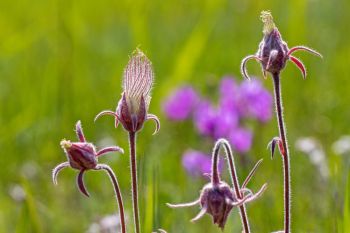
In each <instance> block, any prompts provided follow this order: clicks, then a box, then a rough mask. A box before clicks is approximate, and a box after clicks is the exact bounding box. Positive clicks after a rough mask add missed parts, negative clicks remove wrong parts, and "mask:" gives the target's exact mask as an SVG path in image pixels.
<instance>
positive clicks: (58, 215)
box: [0, 0, 350, 233]
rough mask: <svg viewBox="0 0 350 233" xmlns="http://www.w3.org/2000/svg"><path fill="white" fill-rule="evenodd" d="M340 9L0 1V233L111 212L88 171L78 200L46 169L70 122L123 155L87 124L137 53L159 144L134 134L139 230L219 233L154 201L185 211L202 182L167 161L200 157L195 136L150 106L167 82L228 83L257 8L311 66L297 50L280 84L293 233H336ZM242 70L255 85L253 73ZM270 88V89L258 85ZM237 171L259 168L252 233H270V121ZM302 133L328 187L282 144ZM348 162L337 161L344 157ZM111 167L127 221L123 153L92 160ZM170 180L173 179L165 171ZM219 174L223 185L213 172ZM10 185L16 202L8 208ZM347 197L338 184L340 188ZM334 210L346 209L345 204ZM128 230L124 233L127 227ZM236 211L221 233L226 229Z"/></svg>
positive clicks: (98, 177)
mask: <svg viewBox="0 0 350 233" xmlns="http://www.w3.org/2000/svg"><path fill="white" fill-rule="evenodd" d="M349 5H350V2H349V1H347V0H340V1H336V2H330V1H325V0H320V1H272V0H269V1H228V0H227V1H225V0H220V1H211V0H206V1H200V0H191V1H185V0H183V1H173V2H165V1H161V0H153V1H131V0H123V1H112V0H101V1H98V2H96V1H82V0H74V1H68V0H52V1H43V0H36V1H28V0H22V1H20V2H18V3H17V2H13V1H6V0H5V1H1V2H0V28H1V30H0V148H1V169H0V184H1V185H0V232H16V233H21V232H26V233H27V232H39V233H40V232H51V233H56V232H57V233H62V232H84V231H85V230H86V229H87V228H88V226H89V224H90V222H91V221H93V220H96V219H97V218H99V217H100V216H104V215H107V214H111V213H113V212H115V211H116V208H117V205H116V203H115V201H114V199H113V190H112V188H111V187H110V183H109V180H108V178H107V177H106V176H105V175H104V174H103V173H98V172H88V173H87V175H86V183H87V187H88V189H89V191H90V193H91V197H90V198H89V199H87V198H85V197H83V196H82V195H80V194H79V193H78V191H77V188H76V187H75V176H76V174H77V172H76V171H73V170H71V169H67V170H65V171H64V172H62V174H60V176H59V185H58V186H57V187H54V186H53V184H52V182H51V170H52V168H53V167H54V166H55V165H56V164H57V163H59V162H61V161H63V160H65V157H64V154H63V151H62V150H61V148H60V146H59V141H60V140H61V139H62V138H67V139H72V140H73V139H75V135H74V132H73V129H74V124H75V122H76V121H77V120H78V119H81V120H82V124H83V126H84V130H85V133H86V137H87V138H88V140H90V141H92V142H96V144H97V145H101V143H102V141H101V140H102V139H108V140H112V142H111V143H114V144H117V145H119V146H121V147H123V148H125V149H127V145H128V144H127V135H126V133H125V132H124V131H123V130H122V129H121V128H118V129H114V128H113V121H112V119H108V118H106V119H101V120H99V121H98V122H97V123H95V124H94V123H93V118H94V116H95V115H96V114H97V113H98V112H99V111H100V110H103V109H114V108H115V106H116V104H117V101H118V99H119V97H120V93H121V77H122V73H123V67H124V66H125V65H126V63H127V61H128V58H129V55H130V54H131V52H132V51H133V50H134V49H135V48H136V47H138V46H139V47H140V48H141V49H142V50H143V51H144V52H145V53H146V54H147V55H148V57H149V58H150V59H151V60H152V61H153V64H154V68H155V74H156V83H155V86H154V89H153V97H152V102H151V109H150V111H151V112H152V113H155V114H157V115H159V116H160V118H161V123H162V128H161V131H160V133H159V135H156V136H151V133H152V131H153V125H152V124H150V123H147V124H146V126H145V129H144V131H143V132H142V133H141V134H140V136H139V147H138V158H139V162H140V166H139V168H140V173H139V175H140V178H139V179H140V193H141V194H142V195H141V200H140V201H141V213H142V222H143V224H142V228H143V230H144V231H143V232H150V231H151V229H156V228H159V227H161V228H164V229H166V230H168V232H203V229H207V232H220V231H219V229H217V227H215V226H213V225H212V224H211V220H210V218H209V217H208V216H206V217H205V218H203V219H202V220H200V221H199V222H198V223H196V224H192V223H190V222H189V220H190V218H191V217H193V216H194V215H195V214H196V213H197V211H198V209H196V208H190V209H188V210H172V209H169V208H167V207H166V206H165V203H166V202H179V201H190V200H193V199H194V198H196V197H197V196H198V192H199V190H200V188H201V187H202V185H203V184H204V183H205V180H204V179H194V178H190V177H188V176H187V175H186V173H185V171H184V169H183V168H182V166H181V155H182V153H183V151H184V150H186V149H187V148H189V147H191V148H194V149H200V150H203V151H207V152H210V151H211V147H212V146H213V143H211V142H204V143H203V139H202V138H200V137H199V136H197V134H196V132H195V130H193V126H192V125H191V123H189V122H187V123H180V124H175V123H172V122H169V121H167V120H166V118H165V116H164V115H163V114H162V112H161V103H162V101H163V100H164V98H165V96H167V95H168V94H169V93H170V92H171V90H173V89H174V88H175V87H176V86H178V85H181V84H184V83H191V84H193V85H194V86H195V87H196V88H198V89H199V90H202V91H203V93H204V94H206V95H207V96H208V97H211V96H212V92H213V90H214V89H213V87H216V86H217V84H218V82H219V80H220V77H222V76H223V75H225V74H231V75H234V76H236V77H237V79H241V76H240V74H239V65H240V62H241V59H242V58H243V57H244V56H246V55H248V54H252V53H255V51H256V50H257V47H258V43H259V41H260V39H261V38H262V32H261V31H262V23H261V22H260V20H259V14H260V11H261V10H266V9H270V10H271V11H272V13H273V15H274V18H275V21H276V24H277V26H278V27H279V30H280V32H281V33H282V35H283V36H284V39H285V40H286V41H287V42H288V43H289V45H290V46H293V45H299V44H305V45H308V46H310V47H312V48H315V49H317V50H318V51H320V52H321V53H322V54H323V56H324V59H323V60H320V59H318V58H316V57H313V56H310V55H304V54H302V53H300V54H298V56H299V57H300V58H302V59H303V61H304V63H305V65H306V66H307V68H308V78H307V80H305V81H303V80H302V78H301V74H300V73H299V71H298V70H297V69H296V68H295V67H293V66H292V65H288V66H287V68H286V69H285V71H284V72H283V74H282V79H283V81H282V85H283V87H282V88H283V97H284V104H285V111H286V116H285V118H286V123H287V127H288V138H289V142H290V145H291V165H292V179H293V181H292V188H293V195H292V197H293V200H292V203H293V212H292V214H293V215H292V217H293V224H292V228H293V229H294V230H295V232H347V231H349V218H348V217H349V188H347V191H346V183H347V182H348V183H349V181H346V180H349V178H347V177H348V173H349V166H350V162H349V161H350V160H349V158H347V157H346V155H344V157H339V156H338V155H335V154H334V153H333V151H332V150H331V145H332V143H333V142H334V141H335V140H337V139H338V138H339V137H340V136H341V135H344V134H348V133H349V119H350V111H349V97H350V95H349V90H348V89H349V86H350V75H349V73H350V68H349V67H350V66H349V59H350V57H349V54H350V44H349V41H350V33H349V29H348V24H347V23H346V22H349V21H350V15H349V14H348V12H349V10H350V6H349ZM248 66H249V70H250V73H251V74H256V75H257V76H258V77H259V78H262V75H261V72H260V67H259V65H258V64H254V63H253V62H252V63H249V64H248ZM263 83H264V85H265V86H266V87H267V88H268V89H270V90H272V82H271V80H265V81H263ZM255 133H256V135H258V136H256V138H255V142H254V146H253V149H252V151H251V152H250V153H248V154H247V155H246V156H249V160H250V161H251V163H249V164H247V165H242V164H238V173H239V176H240V177H241V179H243V177H244V176H245V175H246V174H247V173H248V171H249V169H250V168H251V166H252V164H253V162H254V161H257V160H258V159H259V158H261V157H263V158H265V160H264V163H263V164H262V166H261V168H259V171H258V174H257V176H256V177H255V178H254V180H253V182H252V184H251V185H252V188H253V189H254V190H256V189H257V188H258V187H260V186H261V185H262V183H264V182H268V183H269V188H268V190H267V191H266V193H265V194H264V196H263V198H261V199H259V200H258V201H256V202H254V203H251V204H249V206H248V213H249V216H250V220H251V225H252V230H254V232H271V231H275V230H279V229H282V219H283V217H282V215H283V198H282V189H283V187H282V173H281V172H282V169H281V161H280V158H279V157H278V156H276V158H275V159H274V160H273V161H271V160H269V159H268V158H269V153H268V151H267V150H266V144H267V142H268V141H269V140H270V139H271V138H272V137H273V136H275V135H276V134H277V128H276V124H275V119H273V120H272V121H271V122H269V123H268V124H267V125H265V126H263V127H261V128H259V131H256V132H255ZM302 136H312V137H315V138H317V139H318V140H319V141H320V142H321V144H322V146H323V149H325V151H326V153H327V160H328V164H329V169H330V173H331V174H330V177H329V179H328V180H327V181H323V180H322V179H321V178H320V177H319V175H318V172H317V169H315V168H314V167H313V165H312V164H310V162H309V160H308V159H307V157H306V156H305V155H304V154H302V153H300V152H297V151H296V150H295V148H294V143H295V141H296V140H297V139H298V138H299V137H302ZM347 156H349V155H347ZM101 162H105V163H109V164H110V165H111V166H112V167H113V169H114V170H115V172H116V174H117V176H118V178H119V180H120V185H121V187H122V191H123V197H124V200H125V202H126V209H127V214H128V218H129V223H131V222H132V221H131V220H132V214H131V198H130V183H129V175H128V174H129V168H128V158H127V155H119V154H115V155H114V154H113V155H108V156H106V157H104V158H101ZM174 174H175V175H174ZM226 177H227V178H228V176H226ZM14 185H20V186H22V187H23V190H24V192H25V194H26V196H25V199H24V200H22V201H21V200H19V201H16V200H14V199H13V198H12V197H11V196H10V195H9V193H10V190H11V189H12V187H13V186H14ZM348 187H349V185H348ZM346 203H347V204H346ZM128 229H130V232H131V229H132V226H131V224H129V226H128ZM239 229H240V221H239V216H238V213H237V211H234V213H233V214H232V215H231V217H230V220H229V221H228V225H227V227H226V229H225V232H239Z"/></svg>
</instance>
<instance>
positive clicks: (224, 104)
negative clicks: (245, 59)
mask: <svg viewBox="0 0 350 233" xmlns="http://www.w3.org/2000/svg"><path fill="white" fill-rule="evenodd" d="M238 91H239V87H238V85H237V84H236V82H235V80H234V79H233V78H231V77H224V78H223V79H222V80H221V83H220V102H219V106H220V108H221V109H225V110H226V111H232V112H237V109H238V105H239V102H238V94H239V93H238Z"/></svg>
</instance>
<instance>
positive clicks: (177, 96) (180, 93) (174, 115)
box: [163, 86, 199, 120]
mask: <svg viewBox="0 0 350 233" xmlns="http://www.w3.org/2000/svg"><path fill="white" fill-rule="evenodd" d="M198 100H199V97H198V95H197V93H196V92H195V91H194V89H193V88H192V87H190V86H184V87H181V88H179V89H177V90H176V91H175V92H174V93H172V95H170V96H169V97H168V98H167V99H166V101H165V102H164V104H163V111H164V112H165V114H166V116H167V117H168V118H169V119H171V120H185V119H187V118H188V117H189V116H190V115H191V113H192V112H193V110H194V107H195V106H196V104H197V103H198Z"/></svg>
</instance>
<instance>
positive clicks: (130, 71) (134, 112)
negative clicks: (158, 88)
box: [117, 49, 154, 132]
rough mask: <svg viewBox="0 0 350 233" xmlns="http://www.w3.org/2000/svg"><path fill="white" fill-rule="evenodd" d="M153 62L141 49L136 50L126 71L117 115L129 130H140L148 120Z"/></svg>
mask: <svg viewBox="0 0 350 233" xmlns="http://www.w3.org/2000/svg"><path fill="white" fill-rule="evenodd" d="M153 76H154V75H153V68H152V63H151V62H150V60H149V59H148V58H147V57H146V55H145V54H143V53H142V52H141V51H140V50H138V49H137V50H136V51H135V52H134V54H133V55H132V57H131V58H130V61H129V63H128V65H127V66H126V68H125V71H124V80H123V89H124V92H123V94H122V99H121V100H120V101H119V104H118V107H117V115H118V117H119V121H120V122H121V123H122V125H123V127H124V128H125V129H126V130H127V131H129V132H136V131H139V130H140V129H141V128H142V126H143V123H144V122H145V120H146V118H147V117H146V116H147V112H148V107H149V103H150V100H151V96H150V93H151V89H152V85H153Z"/></svg>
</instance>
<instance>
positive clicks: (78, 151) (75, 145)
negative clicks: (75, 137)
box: [61, 139, 97, 170]
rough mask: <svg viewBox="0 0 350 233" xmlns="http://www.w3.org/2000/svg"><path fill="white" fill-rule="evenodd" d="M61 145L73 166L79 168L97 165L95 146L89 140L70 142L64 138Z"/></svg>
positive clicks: (91, 167)
mask: <svg viewBox="0 0 350 233" xmlns="http://www.w3.org/2000/svg"><path fill="white" fill-rule="evenodd" d="M61 146H62V148H63V150H64V152H65V153H66V156H67V160H68V162H69V164H70V166H71V167H72V168H75V169H78V170H87V169H93V168H95V167H96V165H97V156H96V149H95V146H94V145H93V144H91V143H88V142H70V141H68V140H65V139H63V140H62V141H61Z"/></svg>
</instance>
